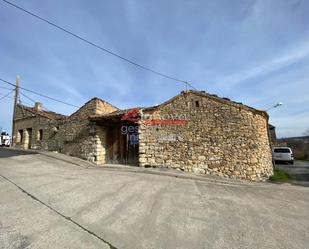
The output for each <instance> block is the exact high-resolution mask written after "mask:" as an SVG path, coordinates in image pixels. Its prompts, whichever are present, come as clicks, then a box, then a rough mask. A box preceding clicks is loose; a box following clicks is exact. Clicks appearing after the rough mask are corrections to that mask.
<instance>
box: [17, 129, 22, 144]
mask: <svg viewBox="0 0 309 249" xmlns="http://www.w3.org/2000/svg"><path fill="white" fill-rule="evenodd" d="M22 142H23V130H18V133H17V143H22Z"/></svg>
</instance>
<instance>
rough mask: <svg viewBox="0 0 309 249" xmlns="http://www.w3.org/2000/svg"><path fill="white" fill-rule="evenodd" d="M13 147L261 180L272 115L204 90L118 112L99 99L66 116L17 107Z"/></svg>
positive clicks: (267, 164) (267, 165)
mask: <svg viewBox="0 0 309 249" xmlns="http://www.w3.org/2000/svg"><path fill="white" fill-rule="evenodd" d="M14 127H15V128H14V138H13V144H14V146H15V147H20V148H24V149H27V148H31V149H41V150H50V151H58V152H61V153H65V154H68V155H72V156H76V157H80V158H83V159H86V160H89V161H92V162H95V163H96V164H98V165H103V166H104V165H105V164H128V165H135V166H141V167H146V166H151V167H168V168H174V169H180V170H183V171H193V172H196V173H202V174H214V175H219V176H225V177H231V178H238V179H247V180H262V179H265V178H268V177H269V176H270V175H272V174H273V167H272V156H271V148H270V138H269V131H268V114H267V113H266V112H265V111H260V110H256V109H254V108H251V107H248V106H246V105H243V104H241V103H237V102H233V101H231V100H229V99H227V98H220V97H218V96H216V95H211V94H208V93H206V92H199V91H193V90H188V91H183V92H181V93H180V94H178V95H177V96H175V97H173V98H172V99H170V100H168V101H166V102H164V103H162V104H160V105H157V106H153V107H139V108H131V109H128V110H119V109H118V108H117V107H115V106H113V105H111V104H109V103H107V102H106V101H103V100H100V99H98V98H94V99H92V100H90V101H88V102H87V103H86V104H85V105H83V106H82V107H81V108H80V109H79V110H78V111H77V112H75V113H73V114H72V115H70V116H64V115H61V114H57V113H54V112H49V111H44V110H43V109H42V106H41V104H36V106H35V107H27V106H24V105H18V106H17V109H16V113H15V115H14Z"/></svg>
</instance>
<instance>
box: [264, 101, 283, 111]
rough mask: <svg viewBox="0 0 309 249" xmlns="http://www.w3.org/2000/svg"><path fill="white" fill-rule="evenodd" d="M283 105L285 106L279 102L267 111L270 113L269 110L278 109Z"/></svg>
mask: <svg viewBox="0 0 309 249" xmlns="http://www.w3.org/2000/svg"><path fill="white" fill-rule="evenodd" d="M282 105H283V103H282V102H279V103H277V104H275V105H274V106H272V107H270V108H269V109H267V110H266V111H267V112H268V111H269V110H271V109H274V108H277V107H279V106H282Z"/></svg>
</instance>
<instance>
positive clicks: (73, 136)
mask: <svg viewBox="0 0 309 249" xmlns="http://www.w3.org/2000/svg"><path fill="white" fill-rule="evenodd" d="M100 102H101V103H100ZM104 108H105V109H104ZM27 109H28V107H23V106H21V105H18V106H17V109H16V114H15V116H14V133H13V146H14V147H17V148H22V149H38V150H49V151H57V152H61V153H64V154H67V155H71V156H76V157H79V158H83V159H86V160H88V161H92V162H95V163H97V164H103V163H105V129H104V128H102V127H99V126H96V125H95V124H94V123H91V122H89V120H88V117H89V116H91V115H95V114H100V113H109V112H112V111H114V110H116V109H117V108H115V107H113V106H111V105H110V106H109V105H108V103H106V102H103V101H100V100H98V99H93V100H92V101H89V102H87V103H86V104H85V105H84V106H83V107H81V108H80V109H79V110H78V111H77V112H75V113H74V114H73V115H71V116H69V117H65V118H60V119H52V118H47V117H45V116H48V117H50V116H51V115H48V112H38V113H33V110H32V109H30V108H29V109H30V110H31V111H28V110H27ZM30 130H31V133H32V136H31V139H30V137H29V135H30ZM40 130H41V135H42V137H40ZM19 131H22V137H23V139H22V141H21V136H20V132H19Z"/></svg>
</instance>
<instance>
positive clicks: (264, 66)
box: [215, 42, 309, 88]
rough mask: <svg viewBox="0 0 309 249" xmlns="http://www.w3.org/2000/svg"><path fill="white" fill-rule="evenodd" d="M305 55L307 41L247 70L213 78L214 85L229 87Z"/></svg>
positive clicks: (306, 52) (305, 56)
mask: <svg viewBox="0 0 309 249" xmlns="http://www.w3.org/2000/svg"><path fill="white" fill-rule="evenodd" d="M307 57H309V43H308V42H306V43H304V44H301V45H300V46H298V47H297V48H294V49H291V50H290V51H288V52H286V53H284V54H282V55H280V56H278V57H275V58H273V59H271V60H268V61H264V62H263V63H260V64H259V65H257V66H255V67H253V68H250V69H248V70H245V71H241V72H237V73H234V74H231V75H226V76H223V77H219V78H217V79H216V80H215V82H217V83H216V85H217V86H218V87H228V88H231V87H234V86H237V85H239V84H241V83H242V82H244V81H245V80H248V79H252V78H255V77H258V76H261V75H265V74H267V73H271V72H273V71H275V70H278V69H281V68H284V67H286V66H289V65H292V64H293V63H296V62H297V61H300V60H302V59H304V58H307Z"/></svg>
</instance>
